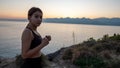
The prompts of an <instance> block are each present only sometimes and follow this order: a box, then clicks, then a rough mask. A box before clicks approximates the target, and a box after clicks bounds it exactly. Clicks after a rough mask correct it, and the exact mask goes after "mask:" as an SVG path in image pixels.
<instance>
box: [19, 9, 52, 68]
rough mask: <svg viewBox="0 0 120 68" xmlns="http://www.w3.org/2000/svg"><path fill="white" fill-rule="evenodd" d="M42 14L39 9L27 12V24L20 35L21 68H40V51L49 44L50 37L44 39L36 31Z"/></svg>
mask: <svg viewBox="0 0 120 68" xmlns="http://www.w3.org/2000/svg"><path fill="white" fill-rule="evenodd" d="M42 16H43V13H42V11H41V9H39V8H37V7H32V8H31V9H30V10H29V11H28V20H29V23H28V25H27V26H26V28H25V29H24V31H23V34H22V38H21V39H22V58H23V60H24V63H23V65H22V66H21V68H42V66H41V59H40V56H41V49H42V48H43V47H45V46H46V45H48V44H49V41H50V40H51V36H49V35H47V36H45V37H44V38H42V37H41V35H40V34H39V33H38V31H37V27H38V26H40V24H41V22H42Z"/></svg>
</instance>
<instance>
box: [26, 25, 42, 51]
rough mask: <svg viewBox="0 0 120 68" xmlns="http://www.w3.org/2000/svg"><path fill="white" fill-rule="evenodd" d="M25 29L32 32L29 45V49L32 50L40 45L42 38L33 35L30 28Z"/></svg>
mask: <svg viewBox="0 0 120 68" xmlns="http://www.w3.org/2000/svg"><path fill="white" fill-rule="evenodd" d="M26 28H28V29H30V30H31V31H32V34H33V36H34V38H33V40H32V41H31V45H30V49H33V48H35V47H37V46H38V45H40V44H41V41H42V37H41V36H39V35H37V34H35V33H34V32H33V30H32V29H31V28H29V27H26Z"/></svg>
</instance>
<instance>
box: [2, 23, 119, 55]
mask: <svg viewBox="0 0 120 68" xmlns="http://www.w3.org/2000/svg"><path fill="white" fill-rule="evenodd" d="M26 25H27V22H17V21H13V22H12V21H0V56H3V57H15V56H16V55H17V54H20V52H21V34H22V31H23V30H24V28H25V26H26ZM38 32H39V33H40V34H41V35H42V37H44V36H45V35H51V36H52V41H51V42H50V44H49V45H48V46H46V47H45V48H43V49H42V52H43V53H44V54H48V53H52V52H54V51H56V50H58V49H60V48H62V47H67V46H71V45H73V44H74V43H75V44H77V43H80V42H82V41H84V40H87V39H88V38H90V37H93V38H95V39H98V38H101V37H102V36H103V35H105V34H109V35H113V34H114V33H119V34H120V26H99V25H83V24H58V23H42V24H41V26H40V27H38ZM73 33H74V36H75V42H73Z"/></svg>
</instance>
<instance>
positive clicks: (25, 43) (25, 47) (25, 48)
mask: <svg viewBox="0 0 120 68" xmlns="http://www.w3.org/2000/svg"><path fill="white" fill-rule="evenodd" d="M32 39H33V35H32V32H31V31H30V30H25V31H24V32H23V34H22V57H23V58H29V57H31V56H33V55H35V54H36V53H37V52H39V51H40V50H41V49H42V48H43V47H44V46H46V45H47V44H48V43H49V41H48V39H47V38H46V37H45V38H43V40H42V43H41V44H40V45H39V46H37V47H35V48H33V49H29V48H30V44H31V41H32Z"/></svg>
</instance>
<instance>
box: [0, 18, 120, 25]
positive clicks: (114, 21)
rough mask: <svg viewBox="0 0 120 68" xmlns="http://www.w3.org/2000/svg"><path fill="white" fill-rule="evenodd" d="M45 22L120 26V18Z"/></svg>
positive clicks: (50, 20) (46, 20)
mask: <svg viewBox="0 0 120 68" xmlns="http://www.w3.org/2000/svg"><path fill="white" fill-rule="evenodd" d="M0 21H27V19H5V18H0ZM43 22H49V23H68V24H69V23H70V24H91V25H115V26H120V18H104V17H102V18H94V19H90V18H85V17H83V18H69V17H66V18H44V19H43Z"/></svg>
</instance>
